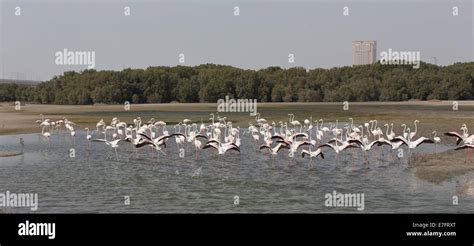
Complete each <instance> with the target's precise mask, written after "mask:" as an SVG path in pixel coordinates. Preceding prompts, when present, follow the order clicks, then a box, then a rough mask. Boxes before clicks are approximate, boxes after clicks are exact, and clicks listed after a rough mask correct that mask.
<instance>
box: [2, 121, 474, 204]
mask: <svg viewBox="0 0 474 246" xmlns="http://www.w3.org/2000/svg"><path fill="white" fill-rule="evenodd" d="M170 131H172V130H171V129H170ZM19 137H22V138H23V139H24V141H25V148H24V154H23V155H21V156H16V157H8V158H1V157H0V192H5V191H10V192H15V193H22V192H24V193H38V199H39V208H38V210H37V211H35V212H37V213H80V212H92V213H96V212H100V213H138V212H140V213H141V212H152V213H159V212H162V213H175V212H178V213H181V212H191V213H194V212H197V213H201V212H204V213H216V212H217V213H223V212H238V213H239V212H257V213H260V212H262V213H269V212H277V213H286V212H289V213H328V212H329V213H331V212H355V213H392V212H393V213H401V212H408V213H411V212H421V213H425V212H426V213H428V212H434V213H441V212H448V213H458V212H472V211H473V206H472V204H473V202H474V175H473V174H472V173H469V174H467V175H464V176H460V177H456V178H454V179H452V180H450V181H446V182H443V183H441V184H439V185H437V184H432V183H429V182H425V181H422V180H420V179H418V178H417V177H416V176H415V175H414V169H413V168H410V167H408V165H407V163H406V159H398V158H397V157H396V155H395V152H390V151H389V150H388V148H385V150H384V151H383V153H382V152H381V151H375V152H371V153H370V156H371V158H370V161H369V164H365V163H364V161H363V158H364V156H363V154H362V153H361V151H359V150H355V151H351V150H350V151H348V152H347V153H346V154H342V155H339V156H338V158H337V159H336V156H335V154H334V153H332V150H329V149H326V151H325V155H326V156H325V157H326V158H325V159H324V160H321V159H320V158H318V159H316V160H313V161H312V165H310V161H309V159H302V158H301V156H300V155H297V156H296V157H295V158H294V160H293V161H291V160H289V158H288V157H287V151H285V150H284V151H282V152H280V153H279V154H278V156H277V157H273V158H270V156H269V153H268V152H266V151H263V152H261V151H256V147H255V145H254V144H253V142H251V141H250V136H249V135H242V137H241V139H242V145H241V153H240V154H239V153H227V154H226V155H225V156H217V155H216V154H215V153H214V150H210V149H206V150H201V151H200V153H199V155H200V156H199V160H198V161H196V160H195V153H194V151H193V150H192V149H191V145H189V146H188V147H186V148H185V158H180V157H179V155H178V148H177V147H176V144H175V141H174V138H173V139H170V140H169V141H168V149H167V155H166V156H163V155H160V159H159V160H158V159H157V156H156V152H155V153H154V156H153V158H152V156H151V151H150V148H143V149H140V150H139V151H138V156H135V155H134V154H132V155H130V146H129V144H128V143H125V142H121V146H120V148H119V150H118V157H119V160H118V161H117V160H116V157H115V152H114V151H113V150H112V149H111V148H109V147H108V146H106V145H105V144H103V143H91V144H89V142H88V141H87V140H85V133H84V132H78V133H77V136H76V138H75V142H72V141H71V139H70V137H69V136H68V135H66V134H62V135H60V134H54V135H53V136H52V137H51V140H50V142H49V143H48V142H46V141H44V140H43V139H42V138H40V137H39V136H38V134H25V135H17V136H0V146H1V149H0V150H1V151H19V150H20V148H19V141H18V140H19ZM94 137H98V136H94ZM71 148H74V150H75V157H74V158H71V157H70V149H71ZM448 148H450V147H449V146H444V145H438V146H436V150H437V151H443V150H446V149H448ZM434 149H435V147H434V146H433V145H426V146H422V147H421V148H419V149H417V150H416V152H417V153H420V152H433V151H434ZM407 153H408V152H405V154H407ZM334 190H336V191H337V192H342V193H364V196H365V209H364V210H363V211H358V210H356V208H354V207H344V208H341V207H338V208H334V207H326V206H325V194H326V193H332V192H333V191H334ZM454 195H457V196H458V197H459V205H452V203H453V202H452V199H453V196H454ZM125 196H129V197H130V205H125V203H124V200H125V198H124V197H125ZM235 196H238V197H239V204H238V205H237V206H236V205H234V199H235ZM0 209H1V211H3V212H7V213H17V212H21V213H30V212H32V211H31V210H30V209H29V208H4V207H2V208H0Z"/></svg>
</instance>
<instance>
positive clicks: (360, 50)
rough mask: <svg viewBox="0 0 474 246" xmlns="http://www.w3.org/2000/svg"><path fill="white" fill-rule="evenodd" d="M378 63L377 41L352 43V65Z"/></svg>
mask: <svg viewBox="0 0 474 246" xmlns="http://www.w3.org/2000/svg"><path fill="white" fill-rule="evenodd" d="M376 62H377V41H352V65H366V64H374V63H376Z"/></svg>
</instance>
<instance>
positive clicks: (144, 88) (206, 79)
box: [0, 62, 474, 104]
mask: <svg viewBox="0 0 474 246" xmlns="http://www.w3.org/2000/svg"><path fill="white" fill-rule="evenodd" d="M226 95H228V96H230V97H231V98H232V97H233V98H248V99H257V100H258V101H259V102H319V101H324V102H331V101H346V100H347V101H401V100H408V99H420V100H430V99H441V100H465V99H474V62H469V63H456V64H453V65H450V66H436V65H432V64H425V63H422V64H421V67H420V68H419V69H413V68H412V67H411V66H407V65H398V66H393V65H381V64H373V65H364V66H353V67H337V68H331V69H313V70H306V69H304V68H300V67H295V68H290V69H282V68H280V67H269V68H266V69H261V70H258V71H254V70H244V69H239V68H235V67H231V66H223V65H213V64H205V65H199V66H195V67H187V66H177V67H149V68H147V69H125V70H122V71H96V70H85V71H83V72H74V71H71V72H65V73H64V74H63V75H60V76H55V77H54V78H52V79H51V80H49V81H45V82H42V83H40V84H38V85H36V86H29V85H15V84H0V101H15V100H20V101H29V102H37V103H49V104H93V103H107V104H114V103H124V102H125V101H130V102H131V103H167V102H173V101H177V102H216V101H217V100H218V99H221V98H224V97H225V96H226Z"/></svg>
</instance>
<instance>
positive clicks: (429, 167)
mask: <svg viewBox="0 0 474 246" xmlns="http://www.w3.org/2000/svg"><path fill="white" fill-rule="evenodd" d="M467 151H469V150H458V151H455V150H454V147H453V150H448V151H445V152H441V153H436V154H424V155H422V154H419V155H416V157H414V159H413V164H414V168H415V174H416V176H417V177H418V178H420V179H422V180H425V181H429V182H432V183H436V184H439V183H441V182H443V181H447V180H450V179H452V178H453V177H456V176H460V175H463V174H466V173H468V172H471V171H474V158H473V156H472V155H473V153H472V151H471V153H470V155H471V156H470V158H469V157H467V156H466V154H467V153H468V152H467Z"/></svg>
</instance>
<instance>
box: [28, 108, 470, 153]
mask: <svg viewBox="0 0 474 246" xmlns="http://www.w3.org/2000/svg"><path fill="white" fill-rule="evenodd" d="M288 116H289V119H288V121H286V122H283V121H279V122H269V121H267V120H266V119H264V118H260V114H257V116H256V117H255V121H254V122H249V126H248V128H247V129H240V127H239V126H237V127H234V126H233V124H232V122H231V121H228V120H227V119H226V117H220V116H219V115H218V114H217V115H214V114H213V113H211V114H210V118H209V120H210V122H209V123H208V124H206V123H203V122H202V120H201V122H200V123H193V122H192V121H191V120H190V119H184V120H183V121H182V122H180V123H178V124H176V125H174V132H172V133H170V132H169V131H168V130H167V128H166V125H167V124H166V122H164V121H156V120H155V119H153V118H152V119H150V120H149V121H147V122H142V119H141V118H140V117H137V118H135V119H134V120H133V124H127V123H126V122H123V121H120V120H119V119H118V118H117V117H114V118H113V119H112V120H111V122H110V124H107V123H106V122H105V121H104V120H100V121H99V122H98V123H97V124H96V129H92V130H90V129H88V128H85V131H87V134H86V138H87V140H88V141H89V145H90V144H91V143H96V144H106V145H107V146H109V147H110V148H112V149H113V150H114V151H115V155H116V158H117V160H118V154H117V149H119V145H122V144H124V145H126V144H128V145H129V146H130V150H131V151H130V153H131V154H133V153H135V154H136V153H137V150H138V149H141V148H149V150H150V151H151V153H152V155H153V153H154V152H155V151H156V152H157V157H158V158H159V156H160V153H161V154H163V155H166V153H165V151H166V148H167V142H168V141H172V140H171V139H173V138H174V141H175V142H176V146H177V147H178V149H181V148H183V147H185V146H186V145H191V146H192V147H193V149H194V151H195V158H196V159H199V152H200V151H203V150H211V149H212V150H214V151H215V152H216V153H217V154H218V155H225V154H226V153H228V152H240V145H241V141H240V137H241V133H242V135H249V136H250V140H251V141H253V143H254V145H255V148H256V149H257V150H260V152H261V153H262V154H265V153H267V154H268V155H269V156H277V155H279V153H281V152H282V151H287V153H288V157H289V158H294V156H295V155H296V154H298V155H301V156H302V158H305V157H309V158H310V159H313V158H318V157H319V158H323V159H324V153H325V151H334V152H335V154H336V157H337V156H338V155H339V154H341V153H343V152H345V151H346V150H347V149H351V148H353V149H359V150H360V151H362V152H363V153H364V157H365V161H366V162H368V159H367V154H368V153H369V152H371V151H374V149H379V148H382V151H383V148H384V146H387V147H388V148H389V149H392V150H396V149H399V148H406V149H407V150H408V151H409V153H410V154H411V152H412V151H414V150H415V149H416V148H417V147H418V146H420V145H423V144H438V143H440V141H441V139H440V138H439V137H438V136H437V133H436V131H433V132H432V134H433V136H432V138H428V137H423V136H421V137H418V136H417V131H418V126H417V124H418V123H419V121H418V120H415V122H414V130H413V131H412V130H411V129H410V128H409V127H407V125H406V124H403V125H401V126H402V128H403V132H402V133H401V134H400V135H397V134H395V132H394V131H393V123H391V124H385V125H384V128H385V129H381V128H380V127H379V126H378V122H377V120H371V121H369V122H367V123H364V124H362V125H355V124H354V121H353V119H352V118H349V121H350V123H345V124H344V125H343V126H340V124H339V122H338V121H337V120H336V122H331V123H328V124H324V121H323V120H322V119H319V120H314V121H313V119H312V117H311V118H310V119H305V120H304V121H303V123H301V122H300V121H298V120H295V116H294V114H289V115H288ZM36 123H37V124H38V125H39V127H40V128H41V129H42V130H41V135H42V136H43V137H44V138H45V139H46V140H47V141H48V142H49V139H50V137H51V135H52V134H54V133H60V132H63V133H64V132H65V131H66V132H68V133H69V134H70V136H71V140H72V141H74V138H75V136H76V132H75V128H74V127H75V126H76V124H75V123H74V122H72V121H70V120H68V119H66V118H63V119H62V120H58V121H53V120H51V119H45V117H44V116H43V115H41V120H37V121H36ZM384 130H385V131H384ZM460 130H461V133H458V132H447V133H445V135H447V136H450V137H454V138H456V145H457V147H456V148H455V150H460V149H472V148H474V134H473V135H469V132H468V128H467V126H466V124H463V125H462V126H461V128H460ZM94 135H95V136H94Z"/></svg>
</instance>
